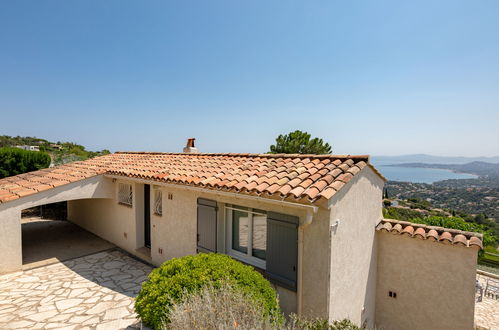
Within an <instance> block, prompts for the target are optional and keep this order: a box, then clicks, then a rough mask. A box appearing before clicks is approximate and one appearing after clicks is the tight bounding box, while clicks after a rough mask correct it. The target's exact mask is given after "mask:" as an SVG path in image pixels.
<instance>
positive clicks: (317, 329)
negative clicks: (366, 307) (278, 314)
mask: <svg viewBox="0 0 499 330" xmlns="http://www.w3.org/2000/svg"><path fill="white" fill-rule="evenodd" d="M286 329H289V330H360V328H359V327H358V326H356V325H355V324H353V323H352V321H350V320H347V319H344V320H341V321H333V322H332V323H329V322H328V321H327V320H324V319H321V318H315V319H305V318H299V317H298V316H297V315H296V314H293V315H291V317H290V321H289V325H288V326H287V327H286Z"/></svg>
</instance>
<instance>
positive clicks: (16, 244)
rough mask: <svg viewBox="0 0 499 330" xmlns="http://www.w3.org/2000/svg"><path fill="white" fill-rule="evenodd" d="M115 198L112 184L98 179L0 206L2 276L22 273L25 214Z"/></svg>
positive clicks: (64, 186)
mask: <svg viewBox="0 0 499 330" xmlns="http://www.w3.org/2000/svg"><path fill="white" fill-rule="evenodd" d="M111 196H113V185H112V183H111V180H109V179H105V178H104V177H103V176H95V177H92V178H89V179H85V180H82V181H78V182H74V183H69V184H66V185H63V186H59V187H56V188H53V189H50V190H46V191H43V192H40V193H36V194H33V195H30V196H25V197H22V198H19V199H16V200H13V201H10V202H6V203H0V227H1V230H0V248H1V249H2V250H1V251H2V256H1V258H0V274H2V273H8V272H12V271H17V270H21V267H22V244H21V243H22V242H21V211H22V210H24V209H27V208H30V207H35V206H39V205H44V204H50V203H57V202H62V201H70V200H75V199H81V198H110V197H111Z"/></svg>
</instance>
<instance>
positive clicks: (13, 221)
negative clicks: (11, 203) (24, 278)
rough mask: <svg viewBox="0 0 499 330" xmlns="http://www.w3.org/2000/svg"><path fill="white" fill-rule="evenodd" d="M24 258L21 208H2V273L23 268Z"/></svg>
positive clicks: (0, 244) (0, 250) (0, 259)
mask: <svg viewBox="0 0 499 330" xmlns="http://www.w3.org/2000/svg"><path fill="white" fill-rule="evenodd" d="M22 259H23V256H22V240H21V210H19V209H18V208H6V209H4V210H1V209H0V274H5V273H10V272H14V271H18V270H21V268H22V264H23V260H22Z"/></svg>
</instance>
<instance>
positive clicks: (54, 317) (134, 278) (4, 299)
mask: <svg viewBox="0 0 499 330" xmlns="http://www.w3.org/2000/svg"><path fill="white" fill-rule="evenodd" d="M150 271H151V267H150V266H148V265H146V264H144V263H142V262H140V261H137V260H135V259H133V258H131V257H129V256H127V255H125V254H124V253H123V252H121V251H119V250H110V251H105V252H100V253H97V254H93V255H89V256H86V257H81V258H77V259H73V260H69V261H65V262H62V263H55V264H52V265H48V266H43V267H40V268H35V269H31V270H26V271H22V272H16V273H12V274H7V275H3V276H0V329H68V330H69V329H79V330H83V329H85V330H90V329H109V330H111V329H112V330H116V329H134V328H135V326H136V325H137V324H138V320H137V318H136V315H135V313H134V311H133V305H134V297H135V296H136V295H137V293H138V292H139V290H140V286H141V283H142V282H143V281H144V280H146V278H147V274H149V272H150Z"/></svg>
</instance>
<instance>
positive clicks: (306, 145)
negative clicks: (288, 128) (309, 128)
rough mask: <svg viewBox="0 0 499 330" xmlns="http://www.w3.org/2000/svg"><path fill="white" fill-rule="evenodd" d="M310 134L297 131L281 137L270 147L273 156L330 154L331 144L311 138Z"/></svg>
mask: <svg viewBox="0 0 499 330" xmlns="http://www.w3.org/2000/svg"><path fill="white" fill-rule="evenodd" d="M310 137H311V136H310V134H308V133H307V132H302V131H299V130H296V131H294V132H290V133H288V134H285V135H282V134H281V135H279V136H278V137H277V139H276V143H275V144H273V145H271V146H270V152H269V153H271V154H319V155H321V154H330V153H331V152H332V150H331V146H330V145H329V143H326V142H324V141H323V140H322V139H320V138H313V139H311V138H310Z"/></svg>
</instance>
